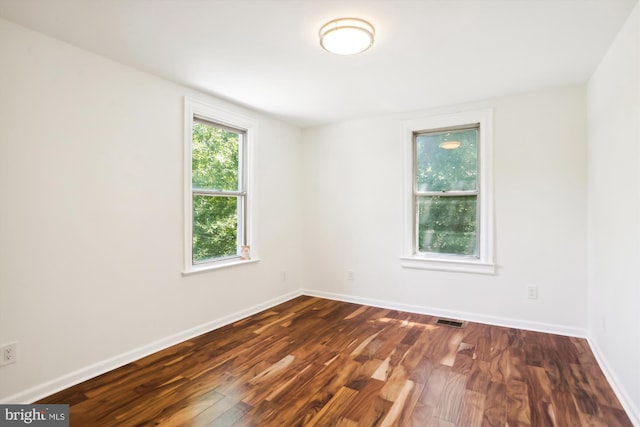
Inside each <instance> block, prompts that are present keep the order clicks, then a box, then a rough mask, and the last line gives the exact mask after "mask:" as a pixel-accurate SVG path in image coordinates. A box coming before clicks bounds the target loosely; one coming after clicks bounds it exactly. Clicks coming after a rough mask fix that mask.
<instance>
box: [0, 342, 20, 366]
mask: <svg viewBox="0 0 640 427" xmlns="http://www.w3.org/2000/svg"><path fill="white" fill-rule="evenodd" d="M17 360H18V343H17V342H12V343H9V344H5V345H3V346H2V347H0V366H4V365H9V364H11V363H16V362H17Z"/></svg>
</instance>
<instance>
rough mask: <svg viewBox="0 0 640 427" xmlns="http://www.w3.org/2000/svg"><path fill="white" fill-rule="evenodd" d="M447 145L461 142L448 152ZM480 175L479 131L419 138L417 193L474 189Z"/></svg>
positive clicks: (444, 133) (470, 130)
mask: <svg viewBox="0 0 640 427" xmlns="http://www.w3.org/2000/svg"><path fill="white" fill-rule="evenodd" d="M446 142H449V143H454V142H458V143H459V146H458V147H457V148H451V147H452V146H451V145H449V146H448V147H449V148H448V149H447V148H446V147H447V145H446V144H444V143H446ZM453 147H456V145H455V144H453ZM477 172H478V130H477V129H465V130H457V131H456V130H452V131H447V132H434V133H424V134H418V135H416V182H417V190H418V191H453V190H475V189H476V185H477V182H476V175H477Z"/></svg>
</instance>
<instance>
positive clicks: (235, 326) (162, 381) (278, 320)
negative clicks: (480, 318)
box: [37, 296, 631, 427]
mask: <svg viewBox="0 0 640 427" xmlns="http://www.w3.org/2000/svg"><path fill="white" fill-rule="evenodd" d="M37 403H67V404H69V405H70V418H71V423H70V425H71V426H74V427H75V426H78V427H84V426H95V427H102V426H106V427H112V426H119V427H120V426H122V427H129V426H131V427H133V426H146V425H166V426H170V427H172V426H183V425H184V426H190V427H195V426H237V427H240V426H260V427H263V426H267V427H269V426H278V427H280V426H287V427H296V426H340V427H356V426H360V427H372V426H386V427H389V426H402V427H405V426H409V427H412V426H415V427H424V426H446V427H474V426H505V425H509V426H511V427H513V426H533V427H537V426H571V427H574V426H608V427H629V426H631V422H630V420H629V418H628V417H627V415H626V414H625V413H624V411H623V409H622V406H621V405H620V402H619V401H618V399H617V398H616V396H615V394H614V392H613V390H612V389H611V387H610V386H609V384H608V383H607V381H606V378H605V377H604V375H603V374H602V371H601V370H600V368H599V367H598V365H597V362H596V360H595V357H594V356H593V354H592V353H591V350H590V348H589V345H588V343H587V342H586V340H583V339H580V338H574V337H563V336H559V335H552V334H544V333H537V332H531V331H521V330H517V329H513V328H503V327H498V326H491V325H483V324H479V323H473V322H468V323H466V324H465V325H464V327H463V328H461V329H457V328H451V327H448V326H441V325H436V324H435V318H434V317H432V316H426V315H420V314H415V313H405V312H401V311H397V310H388V309H382V308H376V307H369V306H363V305H358V304H351V303H344V302H340V301H335V300H328V299H322V298H316V297H309V296H301V297H298V298H294V299H292V300H290V301H287V302H285V303H283V304H280V305H277V306H275V307H272V308H270V309H268V310H265V311H263V312H261V313H257V314H255V315H253V316H249V317H247V318H245V319H241V320H239V321H237V322H234V323H232V324H230V325H226V326H224V327H222V328H219V329H217V330H215V331H212V332H209V333H206V334H203V335H200V336H198V337H194V338H193V339H190V340H187V341H185V342H183V343H179V344H177V345H174V346H172V347H169V348H167V349H165V350H162V351H160V352H157V353H154V354H152V355H150V356H147V357H145V358H142V359H140V360H137V361H135V362H133V363H130V364H127V365H125V366H123V367H121V368H119V369H116V370H113V371H111V372H108V373H106V374H103V375H100V376H98V377H96V378H93V379H91V380H88V381H85V382H83V383H81V384H78V385H76V386H74V387H71V388H69V389H67V390H62V391H60V392H59V393H56V394H54V395H52V396H49V397H47V398H44V399H42V400H40V401H39V402H37Z"/></svg>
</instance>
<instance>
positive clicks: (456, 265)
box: [400, 256, 496, 274]
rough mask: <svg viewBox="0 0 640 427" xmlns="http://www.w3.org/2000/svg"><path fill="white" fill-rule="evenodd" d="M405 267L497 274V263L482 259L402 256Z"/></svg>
mask: <svg viewBox="0 0 640 427" xmlns="http://www.w3.org/2000/svg"><path fill="white" fill-rule="evenodd" d="M400 260H401V264H402V267H404V268H415V269H419V270H437V271H452V272H457V273H476V274H496V265H495V264H489V263H486V262H482V261H466V260H453V259H435V258H423V257H417V256H413V257H401V258H400Z"/></svg>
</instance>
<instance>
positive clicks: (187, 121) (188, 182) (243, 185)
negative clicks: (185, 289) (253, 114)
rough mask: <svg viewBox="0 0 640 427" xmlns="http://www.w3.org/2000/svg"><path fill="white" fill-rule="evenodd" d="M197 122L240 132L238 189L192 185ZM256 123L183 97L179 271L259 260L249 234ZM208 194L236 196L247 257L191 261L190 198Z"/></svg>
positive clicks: (227, 265)
mask: <svg viewBox="0 0 640 427" xmlns="http://www.w3.org/2000/svg"><path fill="white" fill-rule="evenodd" d="M194 121H200V122H205V123H209V124H211V125H213V126H219V127H220V128H222V129H226V130H229V131H232V132H238V133H240V134H242V135H243V137H242V142H241V143H240V147H239V153H238V157H239V164H238V167H239V169H238V187H239V189H238V191H217V190H211V189H196V188H194V187H193V185H192V173H193V171H192V153H193V146H192V145H193V123H194ZM256 129H257V122H256V121H255V120H254V119H252V118H250V117H246V116H243V115H240V114H237V113H235V112H231V111H228V110H226V109H223V108H219V107H216V106H213V105H210V104H207V103H204V102H202V101H199V100H196V99H192V98H189V97H185V98H184V190H183V192H184V251H183V252H184V270H183V274H190V273H197V272H201V271H207V270H212V269H218V268H223V267H230V266H234V265H241V264H246V263H250V262H256V261H259V259H258V258H257V257H256V250H255V245H253V244H252V241H251V237H252V233H251V223H252V221H251V196H250V194H251V193H250V189H251V175H252V174H251V169H252V168H251V163H252V162H251V155H250V154H251V146H252V145H253V141H254V140H255V134H256ZM196 195H210V196H214V197H216V196H217V197H236V198H237V199H238V204H239V205H240V206H239V207H238V211H237V215H238V241H239V242H240V244H239V246H242V245H248V246H250V247H251V252H252V254H251V259H250V260H244V259H241V254H240V253H237V254H236V255H231V256H224V257H219V258H212V259H208V260H203V261H198V262H194V261H193V197H194V196H196Z"/></svg>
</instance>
